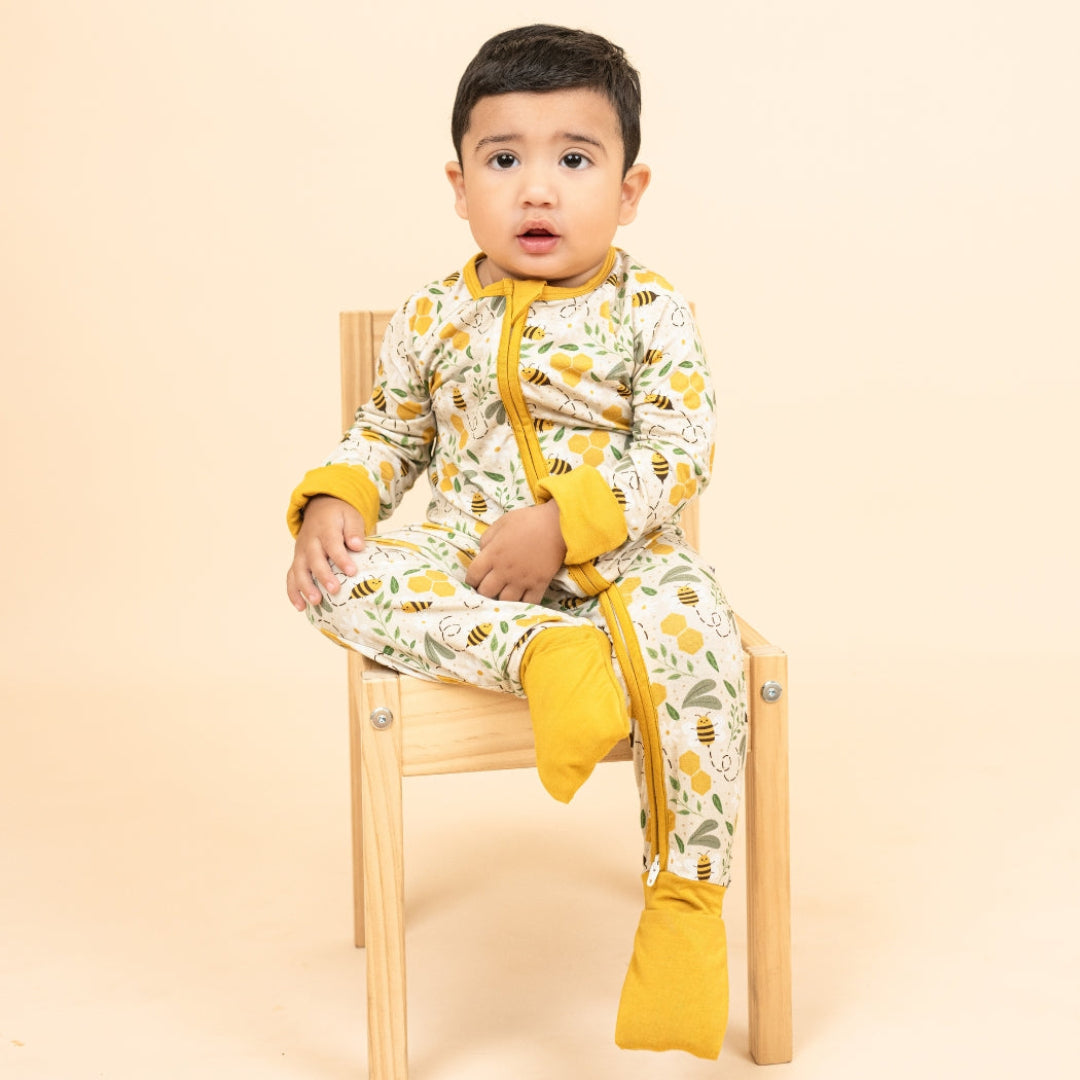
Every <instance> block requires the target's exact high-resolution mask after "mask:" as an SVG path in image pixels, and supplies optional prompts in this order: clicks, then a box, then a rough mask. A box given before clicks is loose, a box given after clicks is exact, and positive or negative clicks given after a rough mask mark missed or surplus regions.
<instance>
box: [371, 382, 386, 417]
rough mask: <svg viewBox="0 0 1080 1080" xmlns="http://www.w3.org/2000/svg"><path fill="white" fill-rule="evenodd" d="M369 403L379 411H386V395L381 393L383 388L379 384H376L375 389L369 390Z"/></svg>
mask: <svg viewBox="0 0 1080 1080" xmlns="http://www.w3.org/2000/svg"><path fill="white" fill-rule="evenodd" d="M371 403H372V405H374V406H375V408H376V409H378V410H379V412H386V395H385V394H384V393H383V388H382V387H381V386H376V387H375V389H374V390H372V391H371Z"/></svg>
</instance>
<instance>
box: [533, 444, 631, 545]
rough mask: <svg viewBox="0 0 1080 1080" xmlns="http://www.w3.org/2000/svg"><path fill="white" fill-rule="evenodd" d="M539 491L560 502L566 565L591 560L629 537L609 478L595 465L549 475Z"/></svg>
mask: <svg viewBox="0 0 1080 1080" xmlns="http://www.w3.org/2000/svg"><path fill="white" fill-rule="evenodd" d="M537 493H538V494H539V495H546V496H548V497H549V498H552V499H554V500H555V501H556V502H557V503H558V504H559V526H560V528H561V529H562V535H563V540H565V541H566V564H567V566H576V565H577V564H578V563H585V562H591V561H592V560H593V559H595V558H596V557H597V556H598V555H603V554H604V553H605V552H607V551H613V550H614V549H615V548H617V547H618V546H619V545H620V544H622V543H624V542H625V540H626V536H627V533H626V516H625V515H624V514H623V511H622V507H621V506H619V502H618V500H617V499H616V498H615V493H614V492H613V491H612V490H611V488H610V487H608V484H607V481H606V480H605V479H604V478H603V476H601V475H600V473H599V472H598V471H597V470H596V469H594V468H593V467H592V466H591V465H579V466H578V467H577V468H576V469H571V470H570V472H568V473H563V474H562V476H548V477H545V478H544V479H543V480H541V481H540V483H539V484H538V485H537Z"/></svg>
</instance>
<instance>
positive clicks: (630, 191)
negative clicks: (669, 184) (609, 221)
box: [619, 164, 652, 225]
mask: <svg viewBox="0 0 1080 1080" xmlns="http://www.w3.org/2000/svg"><path fill="white" fill-rule="evenodd" d="M651 179H652V169H650V168H649V166H648V165H640V164H639V165H631V166H630V168H629V169H628V170H627V171H626V175H625V176H624V177H623V181H622V191H621V193H620V195H619V224H620V225H629V224H630V222H631V221H633V220H634V218H636V217H637V208H638V203H639V202H640V201H641V196H642V195H644V194H645V189H646V188H647V187H648V186H649V181H650V180H651Z"/></svg>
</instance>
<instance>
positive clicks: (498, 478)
mask: <svg viewBox="0 0 1080 1080" xmlns="http://www.w3.org/2000/svg"><path fill="white" fill-rule="evenodd" d="M484 475H485V476H486V477H487V478H488V479H489V480H494V481H495V483H497V484H505V483H506V477H505V476H503V474H502V473H498V472H488V471H487V470H486V469H485V470H484Z"/></svg>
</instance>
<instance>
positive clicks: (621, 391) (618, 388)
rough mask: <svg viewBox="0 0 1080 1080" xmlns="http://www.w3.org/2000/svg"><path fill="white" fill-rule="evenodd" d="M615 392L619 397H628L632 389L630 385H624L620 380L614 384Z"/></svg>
mask: <svg viewBox="0 0 1080 1080" xmlns="http://www.w3.org/2000/svg"><path fill="white" fill-rule="evenodd" d="M615 392H616V393H617V394H618V395H619V397H621V398H628V397H630V395H631V394H632V393H633V392H634V391H633V390H631V389H630V387H629V386H627V385H626V383H624V382H621V383H616V384H615Z"/></svg>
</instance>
